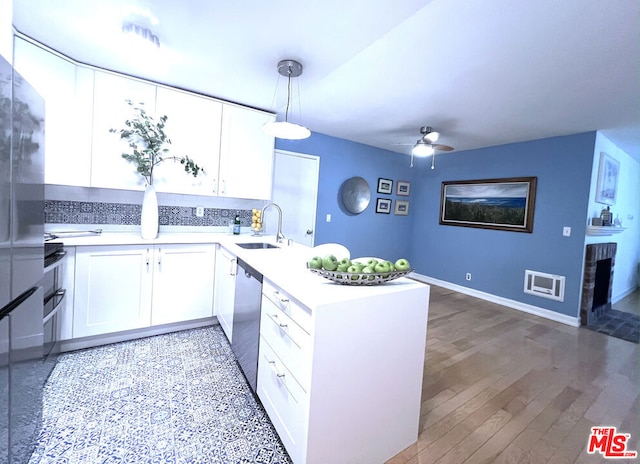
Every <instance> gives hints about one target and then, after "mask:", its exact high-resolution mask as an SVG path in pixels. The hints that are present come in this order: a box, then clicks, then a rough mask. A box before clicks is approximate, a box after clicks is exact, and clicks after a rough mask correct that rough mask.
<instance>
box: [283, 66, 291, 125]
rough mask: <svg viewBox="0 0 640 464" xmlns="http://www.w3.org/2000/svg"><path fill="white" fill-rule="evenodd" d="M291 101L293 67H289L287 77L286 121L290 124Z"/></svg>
mask: <svg viewBox="0 0 640 464" xmlns="http://www.w3.org/2000/svg"><path fill="white" fill-rule="evenodd" d="M290 101H291V66H289V76H288V77H287V108H286V109H285V112H284V121H285V122H289V102H290Z"/></svg>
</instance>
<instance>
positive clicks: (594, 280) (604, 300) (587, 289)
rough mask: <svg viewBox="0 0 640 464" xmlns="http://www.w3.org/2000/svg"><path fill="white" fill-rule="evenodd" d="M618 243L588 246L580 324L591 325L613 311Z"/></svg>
mask: <svg viewBox="0 0 640 464" xmlns="http://www.w3.org/2000/svg"><path fill="white" fill-rule="evenodd" d="M616 248H617V244H616V243H594V244H591V245H587V250H586V253H585V263H584V278H583V281H582V303H581V305H580V323H581V324H582V325H589V324H591V323H592V322H594V321H596V320H597V319H598V318H599V317H601V316H602V315H603V314H604V313H606V312H607V311H610V310H611V287H612V284H613V268H614V266H615V260H616Z"/></svg>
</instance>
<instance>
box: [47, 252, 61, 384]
mask: <svg viewBox="0 0 640 464" xmlns="http://www.w3.org/2000/svg"><path fill="white" fill-rule="evenodd" d="M44 252H45V257H44V277H43V278H42V288H43V289H44V311H43V319H42V324H43V328H44V350H43V351H44V361H45V363H46V364H49V365H50V368H51V369H52V368H53V365H54V364H55V361H56V359H57V356H58V354H59V353H60V335H61V330H62V326H61V324H60V317H59V315H58V313H59V311H60V309H61V308H62V301H63V299H64V296H65V289H64V288H62V264H63V263H64V257H65V255H66V251H64V245H63V244H62V243H60V242H45V244H44ZM47 375H48V373H47Z"/></svg>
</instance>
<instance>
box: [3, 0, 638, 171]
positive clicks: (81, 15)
mask: <svg viewBox="0 0 640 464" xmlns="http://www.w3.org/2000/svg"><path fill="white" fill-rule="evenodd" d="M13 1H14V5H13V9H14V25H15V27H16V29H17V30H18V31H20V32H22V33H24V34H26V35H28V36H31V37H33V38H34V39H36V40H38V41H41V42H43V43H45V44H47V45H49V46H51V47H52V48H54V49H56V50H58V51H60V52H62V53H64V54H66V55H68V56H70V57H72V58H74V59H76V60H78V61H80V62H84V63H88V64H91V65H95V66H99V67H103V68H107V69H111V70H114V71H119V72H124V73H127V74H131V75H135V76H139V77H143V78H147V79H151V80H154V81H157V82H162V83H165V84H169V85H173V86H177V87H181V88H185V89H188V90H193V91H197V92H201V93H204V94H208V95H213V96H215V97H218V98H221V99H224V100H229V101H234V102H238V103H242V104H245V105H249V106H253V107H256V108H261V109H266V110H271V111H276V110H277V111H278V115H279V119H283V118H284V116H283V101H284V100H283V98H284V95H285V84H286V81H285V80H284V78H279V75H278V73H277V71H276V64H277V62H278V61H279V60H281V59H296V60H299V61H300V62H302V63H303V65H304V73H303V75H302V76H301V77H300V78H298V79H297V80H296V81H297V82H294V83H297V84H299V87H300V95H301V102H300V105H297V104H296V105H294V110H295V111H294V112H293V115H292V116H291V117H290V120H292V121H293V122H301V123H303V124H304V125H306V126H307V127H309V128H310V129H311V130H312V131H314V132H321V133H324V134H328V135H331V136H335V137H340V138H344V139H348V140H353V141H356V142H361V143H365V144H368V145H372V146H376V147H380V148H384V149H388V150H392V151H396V152H403V153H409V150H410V146H409V145H406V146H403V145H398V144H400V143H406V144H411V143H413V142H415V140H416V139H417V138H418V137H419V128H420V126H422V125H430V126H433V127H434V129H435V130H437V131H439V132H440V133H441V137H440V140H439V143H442V144H447V145H452V146H454V147H455V148H456V150H458V151H459V150H465V149H472V148H480V147H487V146H493V145H501V144H505V143H510V142H519V141H526V140H534V139H540V138H546V137H551V136H557V135H567V134H574V133H579V132H585V131H593V130H601V131H602V132H603V133H604V134H605V135H606V136H607V137H608V138H609V139H610V140H611V141H613V142H614V143H615V144H616V145H617V146H618V147H619V148H621V149H623V150H624V151H625V152H627V153H628V154H629V155H631V156H632V157H634V158H635V159H637V160H639V161H640V2H638V0H616V1H614V2H603V1H602V0H561V1H558V0H537V1H524V0H483V1H478V0H393V1H391V0H387V1H377V2H372V1H371V0H350V1H345V0H322V1H320V0H308V1H300V0H270V1H264V0H238V1H228V0H227V1H222V0H214V1H211V0H181V1H180V2H177V1H175V0H153V1H145V0H130V1H126V0H109V1H104V0H56V1H52V0H13ZM131 5H136V6H138V7H143V8H146V9H149V10H151V12H152V14H153V15H155V16H156V17H157V18H158V24H157V25H153V26H152V27H151V28H152V30H153V32H154V33H155V34H156V35H157V36H158V37H159V39H160V43H161V47H160V51H159V52H160V56H159V57H157V58H155V59H154V60H153V62H152V63H149V62H148V61H145V59H144V58H145V57H143V56H140V55H135V54H134V53H132V52H131V49H130V47H123V46H122V45H121V40H120V38H121V36H122V34H121V27H122V22H123V16H124V15H126V14H130V13H127V11H130V10H127V8H129V7H130V6H131ZM138 21H139V22H140V21H142V22H144V21H148V20H147V19H140V18H139V19H138ZM276 83H279V86H278V89H279V93H278V98H277V99H276V102H275V103H274V91H275V89H276ZM294 90H295V87H294ZM294 94H295V92H294ZM299 108H300V109H301V118H299V116H300V114H298V111H297V110H298V109H299Z"/></svg>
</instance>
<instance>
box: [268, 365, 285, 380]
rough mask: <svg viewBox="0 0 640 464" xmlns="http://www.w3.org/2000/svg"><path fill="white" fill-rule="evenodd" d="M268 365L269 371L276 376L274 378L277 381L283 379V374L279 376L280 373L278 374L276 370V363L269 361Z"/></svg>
mask: <svg viewBox="0 0 640 464" xmlns="http://www.w3.org/2000/svg"><path fill="white" fill-rule="evenodd" d="M269 364H270V367H271V370H272V371H273V373H274V374H275V375H276V377H278V378H279V379H283V378H284V374H281V373H280V372H278V369H277V368H276V362H275V361H269Z"/></svg>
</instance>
